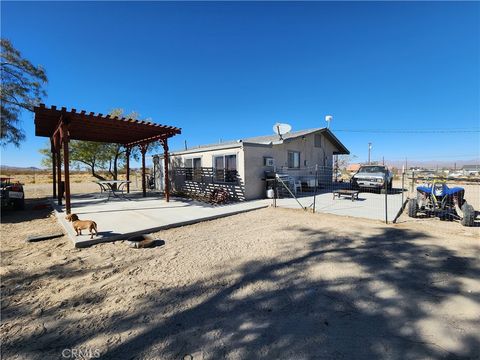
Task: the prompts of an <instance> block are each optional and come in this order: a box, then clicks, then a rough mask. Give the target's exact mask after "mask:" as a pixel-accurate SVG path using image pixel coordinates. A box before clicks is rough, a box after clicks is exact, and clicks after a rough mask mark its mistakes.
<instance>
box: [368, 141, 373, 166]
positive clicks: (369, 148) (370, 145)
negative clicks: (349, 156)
mask: <svg viewBox="0 0 480 360" xmlns="http://www.w3.org/2000/svg"><path fill="white" fill-rule="evenodd" d="M370 150H372V143H371V142H369V143H368V165H370Z"/></svg>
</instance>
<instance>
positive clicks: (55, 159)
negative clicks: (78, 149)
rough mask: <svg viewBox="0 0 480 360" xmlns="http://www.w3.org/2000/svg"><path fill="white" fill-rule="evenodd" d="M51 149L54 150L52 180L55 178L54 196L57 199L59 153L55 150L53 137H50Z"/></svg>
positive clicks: (53, 182)
mask: <svg viewBox="0 0 480 360" xmlns="http://www.w3.org/2000/svg"><path fill="white" fill-rule="evenodd" d="M50 151H51V152H52V180H53V181H52V184H53V191H52V196H53V198H54V199H55V198H56V197H57V153H56V150H55V144H54V142H53V137H51V138H50Z"/></svg>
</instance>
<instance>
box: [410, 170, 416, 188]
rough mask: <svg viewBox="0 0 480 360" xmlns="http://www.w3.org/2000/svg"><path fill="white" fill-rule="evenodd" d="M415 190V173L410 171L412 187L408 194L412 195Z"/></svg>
mask: <svg viewBox="0 0 480 360" xmlns="http://www.w3.org/2000/svg"><path fill="white" fill-rule="evenodd" d="M414 189H415V171H412V186H411V187H410V193H412V194H413V193H414Z"/></svg>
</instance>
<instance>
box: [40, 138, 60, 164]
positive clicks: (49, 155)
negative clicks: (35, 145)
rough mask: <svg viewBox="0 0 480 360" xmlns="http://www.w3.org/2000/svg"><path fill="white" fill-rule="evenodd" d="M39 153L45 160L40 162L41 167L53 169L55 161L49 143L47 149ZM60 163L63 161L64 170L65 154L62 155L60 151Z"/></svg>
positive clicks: (42, 149)
mask: <svg viewBox="0 0 480 360" xmlns="http://www.w3.org/2000/svg"><path fill="white" fill-rule="evenodd" d="M38 152H39V153H40V154H42V155H43V158H42V160H41V161H40V165H41V166H42V167H44V168H47V169H51V168H52V165H53V163H52V162H53V160H52V152H51V150H50V143H48V144H47V145H46V147H44V148H41V149H40V150H38ZM60 161H61V164H62V168H63V154H62V152H61V151H60Z"/></svg>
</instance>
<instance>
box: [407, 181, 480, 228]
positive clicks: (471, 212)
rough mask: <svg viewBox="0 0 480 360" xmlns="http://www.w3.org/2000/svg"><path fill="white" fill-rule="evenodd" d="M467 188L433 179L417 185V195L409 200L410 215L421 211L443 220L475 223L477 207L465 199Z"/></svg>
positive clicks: (466, 223) (466, 224)
mask: <svg viewBox="0 0 480 360" xmlns="http://www.w3.org/2000/svg"><path fill="white" fill-rule="evenodd" d="M464 195H465V189H463V188H461V187H454V188H449V187H448V186H447V184H446V183H445V181H442V180H433V181H432V182H431V183H428V184H426V185H422V186H419V187H417V197H416V198H414V199H410V200H409V201H408V216H410V217H412V218H415V217H418V215H419V213H423V214H424V215H426V216H437V217H439V218H440V219H442V220H460V223H461V224H462V225H463V226H474V225H475V209H474V208H473V206H472V205H469V204H468V203H467V201H466V200H465V199H464Z"/></svg>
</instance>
